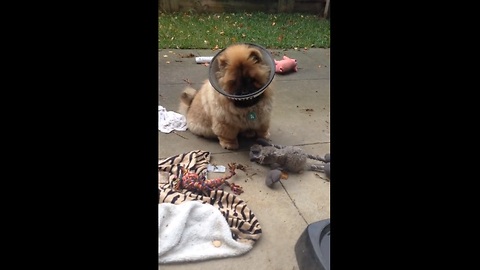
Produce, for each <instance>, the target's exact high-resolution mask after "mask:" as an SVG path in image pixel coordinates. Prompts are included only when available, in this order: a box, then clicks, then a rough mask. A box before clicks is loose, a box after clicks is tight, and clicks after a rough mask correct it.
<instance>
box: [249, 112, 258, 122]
mask: <svg viewBox="0 0 480 270" xmlns="http://www.w3.org/2000/svg"><path fill="white" fill-rule="evenodd" d="M247 118H248V120H250V121H253V120H255V119H257V115H256V114H255V112H249V113H248V114H247Z"/></svg>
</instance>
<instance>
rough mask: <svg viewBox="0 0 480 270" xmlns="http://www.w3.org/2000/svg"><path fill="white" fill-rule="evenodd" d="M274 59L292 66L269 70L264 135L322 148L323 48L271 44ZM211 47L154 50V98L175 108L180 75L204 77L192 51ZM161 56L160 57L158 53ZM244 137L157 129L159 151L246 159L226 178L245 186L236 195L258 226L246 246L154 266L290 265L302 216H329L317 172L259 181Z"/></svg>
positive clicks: (326, 69) (325, 112) (326, 185)
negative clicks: (236, 143) (270, 105)
mask: <svg viewBox="0 0 480 270" xmlns="http://www.w3.org/2000/svg"><path fill="white" fill-rule="evenodd" d="M271 51H272V52H273V53H274V57H275V59H277V60H280V59H281V58H282V56H283V55H284V54H285V55H287V56H288V57H290V58H294V59H296V60H297V62H298V72H296V73H291V74H288V75H279V74H277V75H275V80H274V82H273V83H274V86H275V88H276V90H275V91H276V92H275V103H274V109H273V116H272V121H271V129H270V133H271V138H270V139H271V140H272V141H273V143H275V144H280V145H295V146H300V147H302V148H303V149H304V150H305V151H307V152H308V153H311V154H314V155H320V156H323V155H325V154H326V153H330V50H329V49H309V50H303V49H302V50H298V51H294V50H287V51H283V50H271ZM215 53H216V52H214V51H211V50H160V51H159V88H160V89H159V99H158V100H159V105H162V106H163V107H165V108H166V109H167V111H176V110H177V108H178V102H179V97H180V94H181V92H182V90H183V88H184V87H185V86H186V85H187V82H190V83H192V86H193V87H194V88H196V89H198V88H199V87H200V86H201V84H202V83H203V81H204V80H205V79H207V78H208V67H206V66H204V65H202V64H196V63H195V59H194V58H188V57H187V58H186V56H188V55H190V54H193V55H194V56H213V55H214V54H215ZM165 56H166V57H165ZM251 144H252V142H251V141H248V140H243V141H241V142H240V146H241V148H240V149H239V150H236V151H229V150H225V149H223V148H221V146H220V144H218V142H217V141H214V140H206V139H203V138H199V137H197V136H195V135H193V134H191V133H190V132H189V131H185V132H176V133H170V134H165V133H161V132H159V159H162V158H166V157H169V156H172V155H176V154H180V153H184V152H188V151H191V150H196V149H200V150H205V151H210V152H211V153H212V160H211V161H212V163H215V164H217V165H225V166H226V165H227V163H229V162H236V163H240V164H242V165H245V166H247V170H246V172H244V171H241V170H238V171H237V175H236V176H235V177H234V178H232V180H233V182H234V183H238V184H240V185H241V186H242V187H243V190H244V191H245V192H244V193H243V194H242V195H241V197H242V199H244V200H245V201H246V202H247V205H248V206H249V208H250V209H251V210H252V211H253V212H254V213H255V215H256V216H257V218H258V221H259V223H260V225H261V227H262V237H261V238H260V240H259V241H258V242H257V243H256V244H255V246H254V247H253V249H252V250H251V251H249V252H248V253H247V254H245V255H243V256H239V257H233V258H226V259H217V260H209V261H204V262H196V263H186V264H174V265H160V266H159V268H160V269H162V270H175V269H178V270H189V269H192V270H194V269H195V270H197V269H208V270H216V269H222V270H223V269H230V270H235V269H242V270H244V269H257V270H283V269H287V270H291V269H298V265H297V261H296V257H295V250H294V247H295V244H296V241H297V240H298V237H299V236H300V234H301V233H302V232H303V230H304V229H305V228H306V226H307V225H308V224H310V223H313V222H316V221H319V220H323V219H327V218H330V182H329V181H328V180H327V179H326V177H325V175H324V174H323V173H316V172H311V171H307V172H304V173H302V174H290V175H289V178H288V179H287V180H282V183H276V184H275V186H274V187H273V188H268V187H267V186H266V185H265V184H264V179H265V175H266V173H267V172H268V170H269V168H268V167H264V166H260V165H258V164H256V163H252V162H250V161H249V158H248V151H249V147H250V145H251Z"/></svg>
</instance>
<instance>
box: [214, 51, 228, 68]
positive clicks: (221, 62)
mask: <svg viewBox="0 0 480 270" xmlns="http://www.w3.org/2000/svg"><path fill="white" fill-rule="evenodd" d="M217 61H218V67H219V68H220V69H224V68H225V67H227V64H228V63H227V57H226V56H225V54H222V55H219V56H218V58H217Z"/></svg>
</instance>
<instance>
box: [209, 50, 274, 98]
mask: <svg viewBox="0 0 480 270" xmlns="http://www.w3.org/2000/svg"><path fill="white" fill-rule="evenodd" d="M217 61H218V66H219V69H218V72H217V74H216V75H217V78H218V82H219V84H220V86H221V87H222V88H223V90H224V91H225V92H226V93H227V94H230V95H237V96H241V95H247V94H251V93H254V92H256V91H257V90H259V89H260V88H262V87H263V86H264V85H265V84H267V83H268V81H269V76H270V67H269V66H268V65H267V63H265V61H264V59H263V56H262V53H261V52H260V51H259V50H258V49H257V48H254V47H252V46H249V45H246V44H237V45H232V46H230V47H228V48H226V49H225V50H224V51H223V52H221V55H219V56H218V58H217Z"/></svg>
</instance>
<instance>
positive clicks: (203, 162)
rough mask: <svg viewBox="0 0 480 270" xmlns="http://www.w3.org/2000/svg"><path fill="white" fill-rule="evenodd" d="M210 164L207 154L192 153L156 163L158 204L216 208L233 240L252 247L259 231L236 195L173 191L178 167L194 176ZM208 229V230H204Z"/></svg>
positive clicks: (204, 170) (251, 213)
mask: <svg viewBox="0 0 480 270" xmlns="http://www.w3.org/2000/svg"><path fill="white" fill-rule="evenodd" d="M209 163H210V152H207V151H202V150H194V151H190V152H187V153H183V154H180V155H175V156H171V157H169V158H166V159H163V160H159V162H158V171H159V186H158V188H159V195H160V196H159V203H160V204H164V203H170V204H175V205H180V204H182V203H184V202H190V201H197V202H201V203H202V204H210V205H212V206H214V207H215V208H216V209H218V210H219V211H220V213H221V215H222V216H223V217H224V218H225V221H226V222H227V224H228V226H229V228H230V231H231V236H232V238H233V240H235V241H237V242H239V243H243V244H249V245H251V246H253V245H254V244H255V242H256V241H257V240H258V239H259V238H260V236H261V234H262V229H261V227H260V224H259V222H258V220H257V218H256V217H255V214H254V213H253V212H252V211H251V210H250V208H249V207H248V206H247V204H246V203H245V201H243V200H242V199H241V198H240V197H239V196H238V195H235V194H233V193H229V192H226V191H223V190H215V191H212V192H211V193H210V196H204V195H202V194H197V193H194V192H192V191H187V190H179V191H177V190H175V189H174V188H173V187H174V184H175V181H177V178H178V177H179V174H180V168H179V167H180V166H183V167H185V168H187V169H188V170H190V171H194V172H196V173H197V174H202V173H205V172H206V170H207V166H208V164H209ZM206 230H208V229H206Z"/></svg>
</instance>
